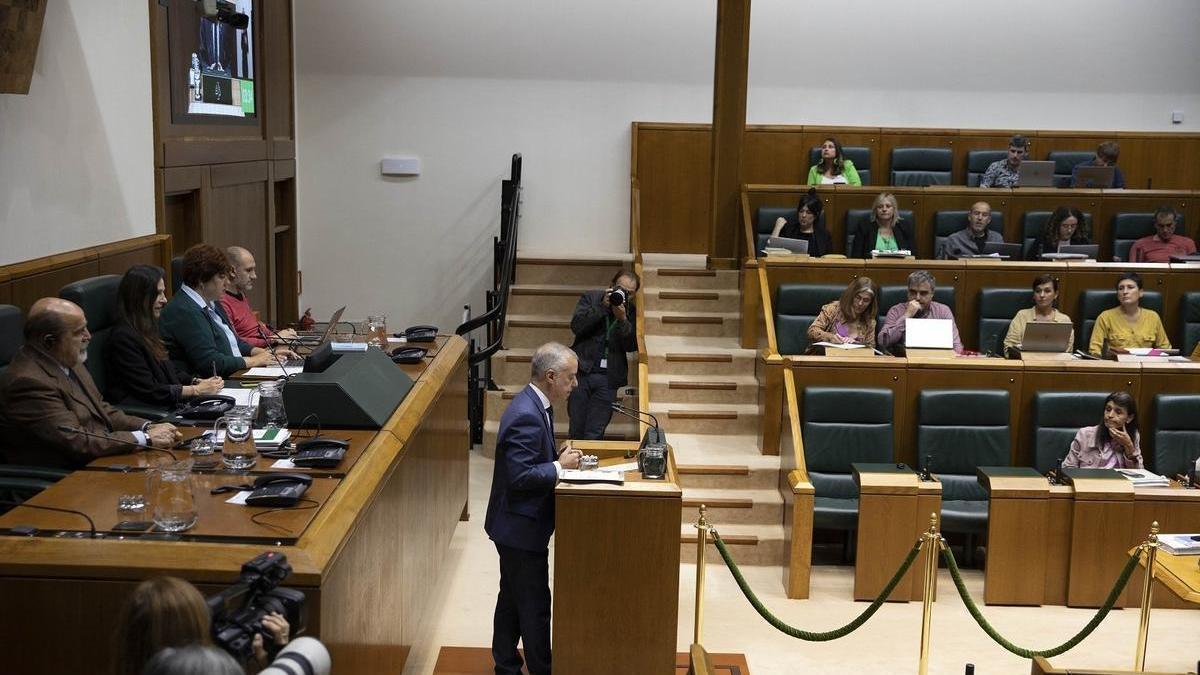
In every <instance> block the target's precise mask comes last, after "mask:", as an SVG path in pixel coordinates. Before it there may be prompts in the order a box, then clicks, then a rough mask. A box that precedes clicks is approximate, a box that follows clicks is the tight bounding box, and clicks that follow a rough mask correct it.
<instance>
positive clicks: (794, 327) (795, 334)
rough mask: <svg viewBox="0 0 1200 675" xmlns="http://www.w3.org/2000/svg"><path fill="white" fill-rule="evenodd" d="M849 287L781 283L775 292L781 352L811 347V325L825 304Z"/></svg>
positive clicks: (799, 352)
mask: <svg viewBox="0 0 1200 675" xmlns="http://www.w3.org/2000/svg"><path fill="white" fill-rule="evenodd" d="M844 290H846V287H845V286H838V285H837V284H780V285H779V290H778V292H776V294H775V307H774V309H775V339H776V340H777V341H778V343H779V353H780V354H803V353H804V352H805V350H807V349H808V327H809V326H811V325H812V322H813V321H815V320H816V318H817V315H818V314H820V312H821V307H822V306H824V305H825V304H826V303H829V302H832V301H833V300H837V299H838V298H839V297H841V295H842V291H844Z"/></svg>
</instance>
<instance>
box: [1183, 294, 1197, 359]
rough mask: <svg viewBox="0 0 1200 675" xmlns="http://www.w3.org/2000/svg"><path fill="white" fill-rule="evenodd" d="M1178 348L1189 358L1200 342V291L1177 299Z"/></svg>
mask: <svg viewBox="0 0 1200 675" xmlns="http://www.w3.org/2000/svg"><path fill="white" fill-rule="evenodd" d="M1179 324H1180V331H1179V332H1180V334H1179V348H1180V349H1181V350H1183V355H1184V356H1191V354H1192V352H1193V351H1195V349H1196V343H1198V342H1200V291H1191V292H1189V293H1184V294H1183V297H1181V298H1180V299H1179Z"/></svg>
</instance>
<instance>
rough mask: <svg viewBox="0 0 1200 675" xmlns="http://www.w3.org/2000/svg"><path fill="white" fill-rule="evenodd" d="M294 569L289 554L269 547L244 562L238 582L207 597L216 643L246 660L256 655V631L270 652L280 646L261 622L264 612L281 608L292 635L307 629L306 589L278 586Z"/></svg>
mask: <svg viewBox="0 0 1200 675" xmlns="http://www.w3.org/2000/svg"><path fill="white" fill-rule="evenodd" d="M291 573H292V566H291V565H289V564H288V561H287V556H285V555H283V554H282V553H276V552H273V551H268V552H266V553H262V554H259V555H258V556H256V557H255V558H254V559H253V560H251V561H250V562H248V563H245V564H243V565H242V576H241V580H240V581H238V583H236V584H234V585H233V586H230V587H229V588H227V589H225V590H223V591H221V592H220V593H218V594H216V595H214V596H212V597H211V598H208V599H207V600H206V601H205V602H206V603H207V604H208V612H209V615H211V616H212V639H213V643H214V644H216V645H217V646H218V647H220V648H221V649H224V650H225V651H227V652H229V653H230V654H232V655H233V656H234V658H237V659H241V660H243V661H245V660H247V659H249V658H250V657H252V656H253V655H254V649H253V645H254V634H255V633H259V634H261V635H262V636H263V646H265V647H266V648H267V651H268V652H269V653H272V654H273V653H274V651H277V650H278V649H279V648H278V647H277V646H275V645H274V639H273V636H272V635H271V634H270V633H269V632H267V631H266V630H265V629H264V628H263V625H262V619H263V617H264V616H266V615H267V614H269V613H271V612H278V613H279V614H281V615H283V618H285V619H287V622H288V625H289V626H290V628H289V633H290V635H292V636H296V635H300V634H302V633H303V632H304V616H305V612H304V593H302V592H300V591H297V590H295V589H292V588H279V582H281V581H283V580H284V579H285V578H287V575H289V574H291Z"/></svg>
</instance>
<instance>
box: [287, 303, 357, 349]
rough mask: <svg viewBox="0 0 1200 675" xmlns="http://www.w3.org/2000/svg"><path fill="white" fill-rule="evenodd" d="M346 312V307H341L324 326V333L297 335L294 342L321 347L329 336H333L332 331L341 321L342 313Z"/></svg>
mask: <svg viewBox="0 0 1200 675" xmlns="http://www.w3.org/2000/svg"><path fill="white" fill-rule="evenodd" d="M345 311H346V306H345V305H342V306H341V307H340V308H338V310H337V311H336V312H334V313H333V316H332V317H330V318H329V323H328V324H327V325H326V326H325V331H324V332H322V333H321V334H320V335H316V334H313V335H299V336H297V337H296V342H297V343H299V344H301V345H313V346H315V345H322V344H325V343H326V342H328V341H329V336H330V335H333V329H334V328H335V327H337V325H338V323H339V322H341V320H342V312H345Z"/></svg>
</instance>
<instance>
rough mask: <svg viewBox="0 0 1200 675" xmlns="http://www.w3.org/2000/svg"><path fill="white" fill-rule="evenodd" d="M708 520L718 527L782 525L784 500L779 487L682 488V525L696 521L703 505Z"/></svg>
mask: <svg viewBox="0 0 1200 675" xmlns="http://www.w3.org/2000/svg"><path fill="white" fill-rule="evenodd" d="M702 504H703V505H704V506H705V507H706V508H707V513H708V520H709V522H711V523H714V524H717V525H740V524H746V525H750V524H759V525H780V524H782V523H783V497H782V496H781V495H780V494H779V490H778V489H776V488H770V489H759V490H747V489H738V488H693V487H685V488H684V489H683V507H682V512H683V523H684V524H687V523H688V522H693V523H694V522H695V521H696V516H697V514H698V513H699V511H698V509H699V508H700V506H701V505H702Z"/></svg>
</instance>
